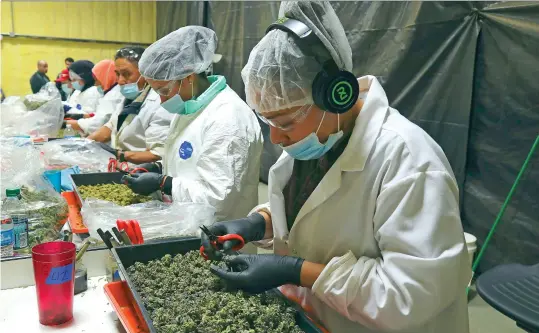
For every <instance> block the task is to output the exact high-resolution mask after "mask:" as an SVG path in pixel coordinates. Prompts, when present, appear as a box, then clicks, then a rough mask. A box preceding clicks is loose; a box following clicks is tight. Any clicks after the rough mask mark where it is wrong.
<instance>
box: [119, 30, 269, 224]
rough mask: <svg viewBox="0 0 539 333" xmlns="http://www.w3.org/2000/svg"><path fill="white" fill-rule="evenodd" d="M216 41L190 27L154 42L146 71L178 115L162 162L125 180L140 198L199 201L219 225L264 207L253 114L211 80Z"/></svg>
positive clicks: (220, 81) (144, 62) (221, 81)
mask: <svg viewBox="0 0 539 333" xmlns="http://www.w3.org/2000/svg"><path fill="white" fill-rule="evenodd" d="M216 47H217V37H216V35H215V32H214V31H212V30H210V29H208V28H204V27H200V26H187V27H183V28H181V29H179V30H176V31H174V32H172V33H170V34H169V35H167V36H165V37H163V38H161V39H160V40H158V41H157V42H155V43H153V44H152V45H151V46H150V47H148V49H147V50H146V52H144V55H143V56H142V58H141V60H140V71H141V73H142V75H143V76H144V78H145V79H146V81H147V82H148V83H149V84H150V86H151V87H152V88H153V89H154V90H155V91H157V92H158V93H159V95H160V97H161V102H162V103H161V106H162V107H163V108H164V109H165V110H167V111H168V112H170V114H173V115H174V120H173V122H172V124H171V126H170V132H169V133H168V138H167V141H166V143H165V155H164V156H163V163H162V165H161V164H152V165H148V164H146V165H142V167H144V168H146V169H147V170H149V171H151V172H148V173H142V174H136V175H134V176H133V177H126V179H125V181H126V182H127V184H128V186H129V187H130V188H131V189H132V190H133V191H134V192H136V193H141V194H150V193H152V192H155V191H158V190H161V191H162V193H164V194H165V195H167V196H172V200H173V201H176V202H198V203H206V204H209V205H211V206H213V207H215V209H216V218H217V219H218V220H224V219H230V218H237V217H240V216H245V214H247V213H248V212H249V210H250V209H251V208H252V206H254V205H255V204H256V203H257V202H258V182H259V180H258V179H259V169H260V155H261V153H262V140H263V139H262V133H261V130H260V126H259V124H258V120H257V118H256V115H255V114H254V112H253V111H252V110H251V109H250V108H249V107H248V106H247V104H245V102H244V101H243V100H242V99H241V98H240V97H239V96H238V95H237V94H236V93H235V92H234V91H233V90H232V89H231V88H230V87H228V85H227V84H226V79H225V78H224V77H223V76H218V75H216V76H209V77H206V75H205V70H206V69H207V68H208V67H209V66H210V64H211V63H212V59H213V56H214V54H215V49H216Z"/></svg>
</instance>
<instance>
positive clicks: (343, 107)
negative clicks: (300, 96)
mask: <svg viewBox="0 0 539 333" xmlns="http://www.w3.org/2000/svg"><path fill="white" fill-rule="evenodd" d="M275 29H277V30H282V31H285V32H287V33H289V34H290V35H292V37H294V39H295V41H296V43H297V44H298V46H299V48H300V49H301V51H302V52H303V53H304V54H305V55H308V56H312V57H314V58H315V59H316V61H317V62H318V63H320V65H321V67H322V69H321V70H320V72H318V74H317V75H316V77H315V78H314V81H313V85H312V94H313V100H314V103H315V104H316V106H318V107H319V108H320V109H322V110H325V111H328V112H331V113H344V112H346V111H348V110H350V108H351V107H352V106H353V105H354V104H355V103H356V102H357V99H358V97H359V84H358V82H357V79H356V77H355V76H354V74H352V73H350V72H349V71H346V70H342V69H340V68H339V67H338V66H337V64H336V63H335V61H334V60H333V58H332V57H331V54H330V53H329V52H328V50H327V49H326V47H325V46H324V44H322V42H321V41H320V39H318V37H317V36H316V34H315V33H314V32H313V31H312V30H311V29H310V28H309V27H308V26H307V25H305V24H304V23H303V22H300V21H298V20H294V19H291V18H287V17H284V18H281V19H279V20H278V21H277V22H275V23H273V24H271V25H270V26H269V27H268V29H266V34H267V33H268V32H270V31H272V30H275ZM328 56H329V58H328Z"/></svg>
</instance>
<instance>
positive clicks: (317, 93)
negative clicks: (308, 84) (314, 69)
mask: <svg viewBox="0 0 539 333" xmlns="http://www.w3.org/2000/svg"><path fill="white" fill-rule="evenodd" d="M328 82H329V75H328V73H327V72H326V71H325V70H322V71H320V72H318V74H316V76H315V78H314V80H313V85H312V94H313V101H314V104H315V105H316V106H318V107H319V108H320V109H322V110H325V111H329V110H328V105H326V103H325V100H326V91H327V83H328Z"/></svg>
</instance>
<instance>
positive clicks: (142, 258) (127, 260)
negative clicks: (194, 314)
mask: <svg viewBox="0 0 539 333" xmlns="http://www.w3.org/2000/svg"><path fill="white" fill-rule="evenodd" d="M199 248H200V238H195V237H185V238H178V239H174V240H162V241H160V242H156V243H152V244H143V245H131V246H122V247H116V248H114V249H112V253H113V255H114V258H115V259H116V262H117V263H118V269H119V270H120V272H121V275H122V277H123V278H124V279H125V280H126V282H127V285H128V286H129V289H131V292H132V293H133V297H134V298H135V301H136V302H137V304H138V306H139V308H140V310H141V312H142V316H143V317H144V320H145V321H146V323H147V324H148V328H149V329H150V332H151V333H155V332H156V330H155V328H154V327H153V323H152V320H151V318H150V315H149V313H148V312H147V311H146V308H145V307H144V303H143V302H142V299H141V298H140V295H139V294H138V292H137V290H136V289H135V285H134V284H133V283H132V282H131V279H130V278H129V275H128V274H127V268H129V267H131V266H132V265H134V264H135V262H141V263H147V262H149V261H151V260H155V259H161V258H162V257H163V256H165V255H166V254H170V255H172V256H174V255H177V254H184V253H187V252H189V251H192V250H197V251H198V249H199ZM275 292H276V293H278V294H279V295H281V296H282V297H283V299H285V300H286V301H287V302H288V303H289V305H290V306H291V307H293V308H295V309H296V310H297V312H296V323H297V324H298V326H299V327H300V328H301V329H302V330H303V331H305V333H322V331H321V330H320V329H319V328H318V327H317V326H316V325H315V324H314V323H313V322H312V321H311V320H310V319H309V318H308V317H307V315H306V314H305V312H304V311H303V310H302V309H301V307H299V306H298V305H296V304H295V303H293V302H290V301H288V299H286V297H284V296H283V295H282V294H281V293H280V292H279V291H278V290H275ZM216 333H217V332H216Z"/></svg>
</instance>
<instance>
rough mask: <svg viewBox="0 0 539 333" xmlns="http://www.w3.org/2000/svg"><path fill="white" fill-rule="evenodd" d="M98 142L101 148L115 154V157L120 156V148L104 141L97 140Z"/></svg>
mask: <svg viewBox="0 0 539 333" xmlns="http://www.w3.org/2000/svg"><path fill="white" fill-rule="evenodd" d="M96 143H97V144H98V145H99V147H101V149H103V150H105V151H108V152H109V153H111V154H112V155H114V157H117V156H118V149H114V148H112V147H111V146H109V145H108V144H106V143H103V142H96Z"/></svg>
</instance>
